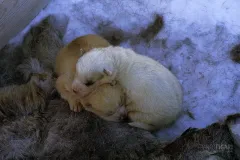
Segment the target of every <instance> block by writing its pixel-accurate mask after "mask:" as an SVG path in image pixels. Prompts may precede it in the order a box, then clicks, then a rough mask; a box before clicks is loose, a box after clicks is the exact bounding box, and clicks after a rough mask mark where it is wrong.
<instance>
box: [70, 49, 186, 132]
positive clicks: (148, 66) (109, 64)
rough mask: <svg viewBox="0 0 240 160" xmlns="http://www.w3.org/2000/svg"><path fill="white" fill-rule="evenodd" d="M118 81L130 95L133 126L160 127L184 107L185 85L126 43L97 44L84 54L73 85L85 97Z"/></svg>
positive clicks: (129, 109) (175, 116) (170, 120)
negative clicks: (102, 86) (108, 45)
mask: <svg viewBox="0 0 240 160" xmlns="http://www.w3.org/2000/svg"><path fill="white" fill-rule="evenodd" d="M89 81H91V83H92V85H88V83H89ZM114 81H117V82H118V83H119V85H120V86H122V87H123V89H124V92H126V95H127V97H128V100H127V104H126V110H127V112H128V118H129V119H130V120H132V122H131V123H129V125H131V126H135V127H138V128H142V129H146V130H156V129H160V128H163V127H166V126H167V125H169V124H171V123H172V122H174V121H175V120H176V119H177V118H178V116H179V115H180V113H181V111H182V106H181V105H182V89H181V86H180V84H179V82H178V80H177V79H176V77H175V76H174V75H173V74H172V73H171V72H170V71H169V70H168V69H166V68H165V67H164V66H162V65H161V64H160V63H158V62H157V61H155V60H153V59H151V58H149V57H146V56H143V55H139V54H136V53H135V52H134V51H133V50H131V49H125V48H122V47H112V46H110V47H106V48H96V49H93V50H91V51H89V52H88V53H87V54H85V55H83V56H82V57H81V58H80V59H79V60H78V62H77V65H76V74H75V77H74V80H73V83H72V88H73V90H75V92H77V93H78V95H79V96H81V97H85V96H88V95H89V94H91V93H92V92H93V91H94V90H96V89H97V88H98V87H99V86H101V85H103V84H107V83H113V82H114Z"/></svg>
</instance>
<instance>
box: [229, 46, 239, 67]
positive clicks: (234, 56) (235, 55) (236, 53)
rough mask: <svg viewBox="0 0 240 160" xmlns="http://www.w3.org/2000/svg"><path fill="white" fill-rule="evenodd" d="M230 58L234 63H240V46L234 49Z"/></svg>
mask: <svg viewBox="0 0 240 160" xmlns="http://www.w3.org/2000/svg"><path fill="white" fill-rule="evenodd" d="M230 56H231V59H232V60H233V61H234V62H238V63H239V62H240V44H239V45H236V46H235V47H233V48H232V50H231V52H230Z"/></svg>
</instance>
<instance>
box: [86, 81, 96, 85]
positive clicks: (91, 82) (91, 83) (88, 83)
mask: <svg viewBox="0 0 240 160" xmlns="http://www.w3.org/2000/svg"><path fill="white" fill-rule="evenodd" d="M93 84H94V82H93V81H87V83H85V85H86V86H91V85H93Z"/></svg>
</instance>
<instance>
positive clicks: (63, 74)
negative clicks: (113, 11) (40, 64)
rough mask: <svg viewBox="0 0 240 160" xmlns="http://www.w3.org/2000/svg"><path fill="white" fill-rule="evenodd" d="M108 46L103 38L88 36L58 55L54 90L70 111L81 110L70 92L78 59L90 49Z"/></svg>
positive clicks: (78, 102)
mask: <svg viewBox="0 0 240 160" xmlns="http://www.w3.org/2000/svg"><path fill="white" fill-rule="evenodd" d="M109 45H110V44H109V43H108V41H107V40H105V39H104V38H102V37H100V36H98V35H93V34H89V35H85V36H81V37H78V38H76V39H75V40H73V41H72V42H70V43H69V44H68V45H67V46H66V47H64V48H63V49H61V50H60V52H59V53H58V55H57V57H56V62H55V73H56V74H57V76H58V79H57V81H56V88H57V90H58V92H59V93H60V95H61V97H62V98H63V99H65V100H66V101H68V103H69V106H70V109H71V110H72V111H75V112H79V111H81V109H82V105H81V103H80V100H79V98H78V96H76V94H74V93H73V92H72V88H71V85H72V81H73V78H74V75H75V72H76V63H77V61H78V59H79V58H80V57H81V56H82V55H83V54H85V53H86V52H88V51H89V50H91V49H92V48H99V47H107V46H109Z"/></svg>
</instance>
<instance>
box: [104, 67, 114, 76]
mask: <svg viewBox="0 0 240 160" xmlns="http://www.w3.org/2000/svg"><path fill="white" fill-rule="evenodd" d="M103 73H104V74H105V75H106V76H111V75H112V71H111V70H110V69H107V68H104V69H103Z"/></svg>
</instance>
